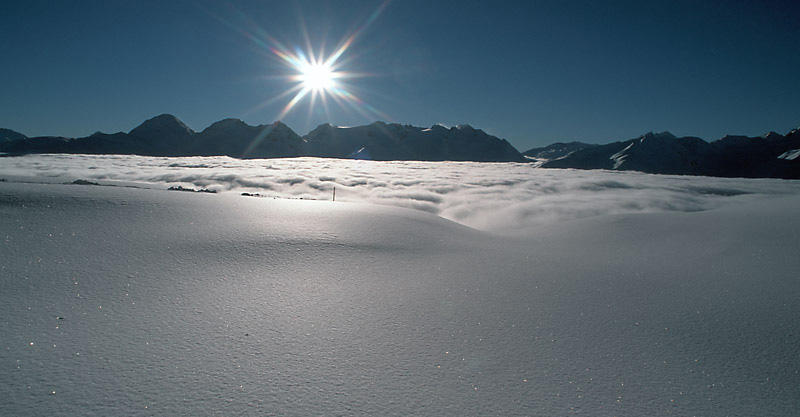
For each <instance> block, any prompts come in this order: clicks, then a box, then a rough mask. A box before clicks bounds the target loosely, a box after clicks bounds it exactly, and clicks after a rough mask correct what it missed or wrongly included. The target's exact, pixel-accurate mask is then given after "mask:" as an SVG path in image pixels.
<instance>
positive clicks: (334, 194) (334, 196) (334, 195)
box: [333, 187, 336, 201]
mask: <svg viewBox="0 0 800 417" xmlns="http://www.w3.org/2000/svg"><path fill="white" fill-rule="evenodd" d="M333 201H336V187H333Z"/></svg>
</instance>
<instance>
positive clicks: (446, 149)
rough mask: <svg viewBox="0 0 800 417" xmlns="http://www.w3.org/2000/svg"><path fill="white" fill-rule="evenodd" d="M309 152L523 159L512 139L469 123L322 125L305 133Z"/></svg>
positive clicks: (342, 155) (333, 155) (400, 157)
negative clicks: (442, 124) (476, 127)
mask: <svg viewBox="0 0 800 417" xmlns="http://www.w3.org/2000/svg"><path fill="white" fill-rule="evenodd" d="M305 140H306V145H307V148H306V149H307V155H308V156H319V157H328V158H353V159H373V160H381V161H389V160H413V161H478V162H498V161H499V162H523V161H524V160H525V159H524V157H523V156H522V155H521V154H520V153H519V151H517V150H516V149H515V148H514V147H513V146H512V145H511V144H510V143H508V142H507V141H506V140H504V139H499V138H497V137H494V136H492V135H489V134H487V133H486V132H484V131H482V130H480V129H475V128H473V127H471V126H469V125H460V126H456V127H452V128H446V127H444V126H441V125H434V126H432V127H430V128H422V127H416V126H411V125H401V124H397V123H391V124H387V123H384V122H375V123H372V124H370V125H367V126H357V127H337V126H332V125H329V124H324V125H320V126H319V127H317V128H316V129H314V130H312V131H311V132H309V134H308V135H306V137H305Z"/></svg>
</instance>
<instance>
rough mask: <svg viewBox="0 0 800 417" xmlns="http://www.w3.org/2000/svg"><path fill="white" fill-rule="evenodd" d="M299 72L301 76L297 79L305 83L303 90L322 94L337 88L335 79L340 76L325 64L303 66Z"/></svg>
mask: <svg viewBox="0 0 800 417" xmlns="http://www.w3.org/2000/svg"><path fill="white" fill-rule="evenodd" d="M299 70H300V75H298V76H297V79H298V81H300V82H302V83H303V88H307V89H309V90H311V91H315V92H322V91H329V90H330V89H332V88H333V87H335V86H336V81H335V79H336V78H337V77H338V75H339V74H338V73H337V72H336V71H334V70H333V69H332V68H331V67H330V66H328V65H325V64H324V63H318V64H307V65H303V66H302V67H301V68H299Z"/></svg>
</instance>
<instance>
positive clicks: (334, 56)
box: [243, 0, 391, 120]
mask: <svg viewBox="0 0 800 417" xmlns="http://www.w3.org/2000/svg"><path fill="white" fill-rule="evenodd" d="M390 1H391V0H384V2H383V3H381V5H380V6H379V7H378V8H377V9H376V10H375V11H374V12H373V13H372V14H371V15H370V17H369V18H368V19H367V21H366V22H365V23H364V24H363V25H362V26H361V27H359V28H358V29H356V30H355V31H353V32H351V33H350V34H349V36H347V37H345V38H343V40H342V41H341V43H339V45H337V47H336V48H335V49H333V50H332V53H331V54H325V52H324V48H323V47H320V48H319V49H318V50H316V51H315V50H314V49H313V48H312V47H311V43H310V42H309V34H308V32H306V31H305V25H304V24H303V25H301V27H303V30H304V33H303V35H304V38H305V39H306V45H305V46H306V47H305V48H300V47H297V46H295V47H294V48H292V49H290V48H287V47H286V46H284V45H283V44H281V43H280V42H278V41H277V40H276V39H275V38H273V37H272V36H270V35H269V34H267V33H266V32H265V31H263V30H262V29H260V28H258V27H257V26H256V27H257V29H258V30H257V31H256V33H255V34H251V33H248V32H243V33H245V35H247V36H248V37H249V38H251V39H254V40H256V41H257V42H258V44H259V45H260V46H262V47H265V48H266V49H268V50H269V51H271V52H272V53H273V54H274V55H275V56H276V57H278V58H279V59H280V60H281V61H282V62H283V63H284V64H285V65H286V66H287V67H288V69H289V70H290V71H291V73H290V74H287V76H286V78H285V79H286V80H288V81H291V82H293V83H294V85H292V86H291V87H290V88H289V89H288V90H286V91H284V92H282V93H280V94H278V95H277V96H275V97H273V98H271V99H270V100H268V101H267V102H265V103H264V104H263V105H267V104H269V103H272V102H273V101H275V100H277V99H282V98H284V97H287V96H291V97H292V98H291V99H290V100H289V102H288V103H287V104H286V105H285V106H284V107H283V109H282V110H281V112H280V114H279V115H278V117H277V120H281V119H282V118H283V117H285V116H286V115H287V114H288V113H289V112H290V111H292V110H293V109H294V108H295V107H296V106H297V104H298V103H300V102H301V101H303V99H308V100H309V117H311V113H312V109H313V108H314V106H315V104H316V103H317V98H319V99H320V100H319V104H321V105H322V106H323V107H324V110H325V113H326V114H328V115H329V112H328V104H329V100H328V99H331V100H332V101H333V102H335V104H337V105H338V106H339V107H342V108H349V109H352V110H355V111H356V112H358V113H360V114H361V115H363V116H365V117H368V118H374V116H376V115H377V116H378V117H380V118H382V119H387V120H388V119H391V118H390V117H389V116H387V115H386V114H384V113H382V112H381V111H379V110H378V109H376V108H374V107H372V106H371V105H369V104H367V103H366V102H365V101H364V100H362V99H361V98H360V97H358V96H357V95H356V94H354V90H355V87H354V86H353V83H352V82H353V80H354V79H356V78H360V77H367V76H371V74H366V73H355V72H352V71H347V70H346V69H345V68H343V67H344V66H346V65H347V64H349V63H350V62H351V61H350V60H349V59H342V56H343V55H344V54H345V53H346V52H347V51H348V49H349V48H350V47H351V46H352V45H353V43H354V41H355V39H356V38H357V37H358V36H359V35H360V34H361V33H363V32H364V31H365V30H366V29H367V27H369V26H370V25H371V24H372V22H374V21H375V19H377V17H378V15H380V14H381V12H382V11H383V9H385V8H386V6H387V5H388V4H389V2H390ZM322 44H323V45H324V44H325V42H322Z"/></svg>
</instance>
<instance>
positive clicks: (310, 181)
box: [0, 155, 800, 233]
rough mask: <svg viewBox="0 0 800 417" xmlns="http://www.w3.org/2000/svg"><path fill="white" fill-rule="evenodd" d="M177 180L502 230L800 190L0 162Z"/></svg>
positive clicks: (608, 177) (349, 167) (297, 165)
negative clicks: (379, 207)
mask: <svg viewBox="0 0 800 417" xmlns="http://www.w3.org/2000/svg"><path fill="white" fill-rule="evenodd" d="M3 177H18V178H31V177H36V178H39V179H41V180H47V181H64V182H70V181H72V180H75V179H83V180H87V181H92V182H97V183H99V184H104V185H120V184H124V183H136V184H138V185H139V186H145V187H152V188H160V187H163V188H168V187H170V186H182V187H187V188H194V189H209V190H214V191H217V192H236V193H245V192H246V193H251V194H258V195H259V196H261V197H268V198H295V199H317V200H330V199H332V197H333V189H334V187H335V188H336V200H337V201H348V202H366V203H375V204H386V205H394V206H401V207H408V208H413V209H417V210H423V211H426V212H429V213H432V214H436V215H439V216H442V217H444V218H447V219H450V220H453V221H456V222H459V223H462V224H465V225H467V226H470V227H474V228H477V229H480V230H486V231H492V232H500V233H508V232H514V231H519V230H524V229H525V228H528V227H534V226H538V225H542V224H546V223H552V222H556V221H565V220H572V219H580V218H585V217H591V216H596V215H603V214H618V213H636V212H664V211H702V210H710V209H714V208H718V207H721V206H724V205H728V204H736V203H740V202H744V201H748V200H752V199H762V198H772V197H776V196H780V195H786V194H800V182H798V181H789V180H778V179H739V178H711V177H691V176H667V175H650V174H642V173H636V172H615V171H579V170H561V169H541V168H535V167H533V166H532V165H530V164H519V163H477V162H416V161H391V162H379V161H363V160H340V159H322V158H289V159H251V160H240V159H233V158H228V157H186V158H160V157H142V156H130V155H28V156H19V157H3V158H0V178H3Z"/></svg>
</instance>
